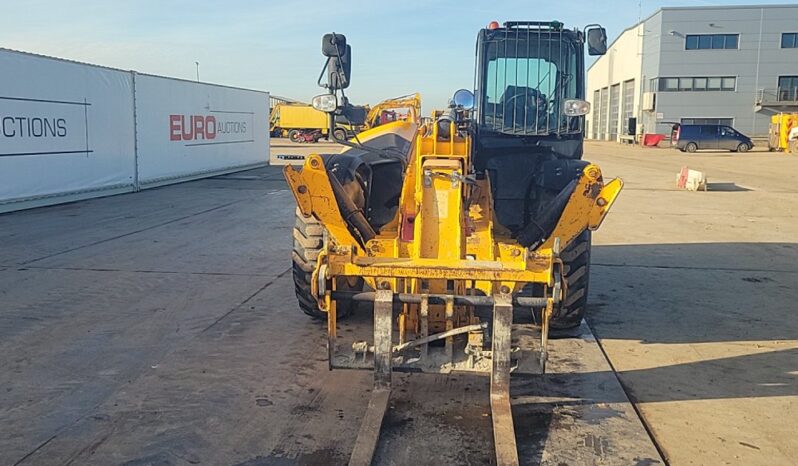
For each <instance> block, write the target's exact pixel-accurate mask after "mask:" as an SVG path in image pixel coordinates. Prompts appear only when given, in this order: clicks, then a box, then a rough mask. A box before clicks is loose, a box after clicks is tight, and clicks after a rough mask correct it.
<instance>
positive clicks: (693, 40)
mask: <svg viewBox="0 0 798 466" xmlns="http://www.w3.org/2000/svg"><path fill="white" fill-rule="evenodd" d="M739 41H740V35H739V34H688V35H687V38H686V39H685V41H684V48H685V50H711V49H727V50H728V49H736V48H737V45H738V43H739Z"/></svg>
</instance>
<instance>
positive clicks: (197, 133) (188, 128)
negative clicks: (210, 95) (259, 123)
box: [169, 110, 254, 147]
mask: <svg viewBox="0 0 798 466" xmlns="http://www.w3.org/2000/svg"><path fill="white" fill-rule="evenodd" d="M253 118H254V113H253V112H238V111H221V110H215V111H214V110H211V111H210V112H209V114H204V115H185V114H171V115H169V140H170V141H180V142H183V143H184V144H183V145H185V146H186V147H191V146H207V145H212V144H237V143H246V142H254V138H253V136H252V132H251V131H252V128H253V123H254V122H253Z"/></svg>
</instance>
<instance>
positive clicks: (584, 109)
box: [314, 99, 590, 116]
mask: <svg viewBox="0 0 798 466" xmlns="http://www.w3.org/2000/svg"><path fill="white" fill-rule="evenodd" d="M314 106H315V104H314ZM562 111H563V113H565V114H566V115H568V116H582V115H587V114H588V113H590V102H586V101H584V100H579V99H571V100H566V101H565V103H564V104H563V109H562Z"/></svg>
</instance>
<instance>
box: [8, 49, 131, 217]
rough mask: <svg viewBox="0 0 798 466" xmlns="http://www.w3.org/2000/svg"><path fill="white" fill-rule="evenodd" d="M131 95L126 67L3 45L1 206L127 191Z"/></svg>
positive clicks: (37, 203)
mask: <svg viewBox="0 0 798 466" xmlns="http://www.w3.org/2000/svg"><path fill="white" fill-rule="evenodd" d="M132 96H133V94H132V76H131V74H130V73H128V72H123V71H118V70H112V69H108V68H102V67H98V66H91V65H85V64H81V63H74V62H68V61H64V60H58V59H52V58H48V57H41V56H36V55H30V54H24V53H20V52H14V51H10V50H2V49H0V212H3V211H8V210H15V209H17V208H21V205H22V204H27V206H28V207H30V206H33V205H42V204H53V203H56V202H61V201H66V200H71V199H75V198H82V197H92V196H96V195H100V194H98V192H109V191H114V190H115V191H130V190H132V189H133V187H134V183H135V179H134V178H135V172H134V171H135V164H134V124H133V98H132ZM92 193H93V194H92Z"/></svg>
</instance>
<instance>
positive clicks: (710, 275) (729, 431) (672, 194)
mask: <svg viewBox="0 0 798 466" xmlns="http://www.w3.org/2000/svg"><path fill="white" fill-rule="evenodd" d="M587 153H588V155H587V158H589V159H591V160H594V161H596V162H598V163H599V164H600V165H601V167H602V168H603V170H604V173H605V176H606V175H610V176H621V177H622V178H624V180H625V181H626V187H625V189H624V191H623V192H622V194H621V197H620V198H619V200H618V203H617V204H616V205H615V207H614V208H613V211H612V212H611V213H610V215H609V217H608V218H607V221H606V222H605V225H603V226H602V228H601V229H600V230H599V231H598V232H596V234H595V235H594V249H593V258H592V274H591V278H592V283H591V286H592V288H591V294H590V296H591V309H590V311H589V312H590V316H589V318H588V322H589V323H590V325H591V327H592V328H593V330H594V332H595V334H596V337H597V338H599V339H600V340H601V344H602V346H603V347H604V349H605V351H606V352H607V355H608V356H609V359H610V360H611V362H612V364H613V366H614V367H615V369H616V370H617V371H618V373H619V377H620V380H621V382H622V383H623V384H624V386H625V387H626V388H627V390H628V392H629V394H630V396H631V397H632V398H633V400H634V401H635V402H636V403H637V406H638V407H639V409H640V411H641V412H642V414H643V416H644V419H645V421H646V423H647V424H648V425H649V426H650V429H651V430H652V432H653V434H654V436H655V438H656V440H657V442H658V444H659V445H660V447H661V448H662V450H663V451H664V453H665V454H666V456H667V459H668V460H669V461H670V464H672V465H687V464H746V465H775V464H780V465H781V464H784V465H788V464H795V462H796V458H798V437H796V435H795V432H796V430H798V187H796V184H795V182H794V179H793V178H794V174H795V173H796V172H798V157H794V156H788V155H783V154H774V153H768V152H766V151H762V150H757V151H754V152H752V153H748V154H733V153H730V152H699V153H696V154H683V153H681V152H678V151H674V150H671V149H640V148H628V147H620V146H618V145H616V144H611V143H590V144H588V146H587ZM683 165H687V166H689V167H690V168H693V169H697V170H702V171H705V172H706V173H707V177H708V181H709V191H708V192H684V191H677V190H676V189H675V187H674V186H675V178H676V174H677V173H678V172H679V169H680V167H681V166H683Z"/></svg>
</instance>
